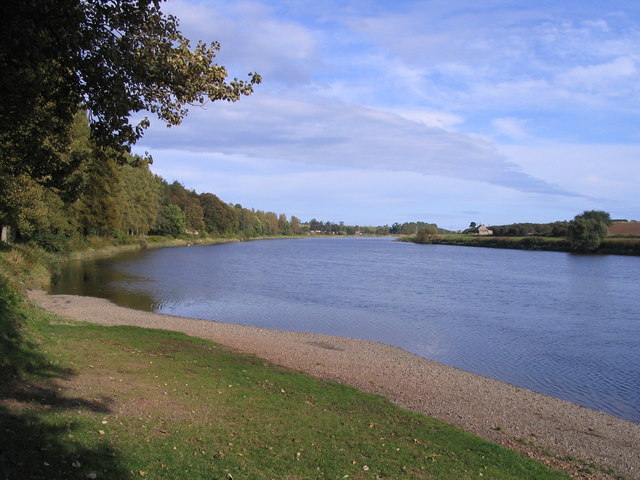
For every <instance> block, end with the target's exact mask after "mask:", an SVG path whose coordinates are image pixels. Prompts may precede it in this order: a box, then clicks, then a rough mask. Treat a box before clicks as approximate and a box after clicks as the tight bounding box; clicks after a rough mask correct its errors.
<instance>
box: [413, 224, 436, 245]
mask: <svg viewBox="0 0 640 480" xmlns="http://www.w3.org/2000/svg"><path fill="white" fill-rule="evenodd" d="M437 234H438V227H436V226H435V225H429V224H425V225H424V226H422V227H421V228H420V230H419V231H418V233H417V234H416V237H415V242H416V243H431V242H432V241H433V238H434V237H435V236H436V235H437Z"/></svg>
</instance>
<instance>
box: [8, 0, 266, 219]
mask: <svg viewBox="0 0 640 480" xmlns="http://www.w3.org/2000/svg"><path fill="white" fill-rule="evenodd" d="M160 5H161V1H160V0H20V1H10V2H0V26H1V27H2V40H0V71H2V75H1V76H0V94H1V95H2V102H0V179H1V180H0V188H2V189H4V188H6V187H7V184H9V183H10V182H11V179H13V178H15V177H17V176H19V175H27V176H28V177H29V178H31V179H32V180H33V181H35V182H37V183H39V184H41V185H46V186H53V187H59V186H60V183H61V182H64V180H65V179H66V178H67V177H68V175H69V174H70V173H71V172H73V170H74V169H75V168H76V167H77V165H76V164H75V163H74V162H73V161H72V159H71V157H69V156H66V157H65V156H63V155H61V153H64V152H65V150H66V149H67V147H68V143H69V130H70V127H71V125H72V120H73V116H74V115H75V114H76V112H77V111H78V110H79V109H83V110H85V111H86V112H87V115H88V117H89V121H90V125H91V132H92V140H93V141H94V142H95V144H96V145H97V146H99V147H101V148H105V149H108V150H109V152H110V154H111V155H116V156H117V155H119V154H120V157H119V158H120V160H121V161H123V160H122V159H124V158H125V156H124V155H122V153H125V152H128V151H130V148H131V146H132V145H133V144H134V143H135V142H136V141H137V140H138V139H139V138H140V137H141V136H142V134H143V132H144V130H145V128H146V127H148V125H149V120H148V118H146V117H144V118H143V119H142V120H141V121H139V122H137V123H134V122H132V121H131V116H132V114H135V113H137V112H143V111H144V112H151V113H152V114H155V115H156V116H157V117H158V118H159V119H160V120H161V121H163V122H165V123H166V124H167V125H178V124H179V123H180V122H181V120H182V119H183V118H184V116H185V115H186V114H187V107H188V106H189V105H197V104H202V103H205V102H207V101H216V100H226V101H236V100H238V99H239V98H240V97H241V96H243V95H249V94H251V93H252V91H253V85H255V84H257V83H260V81H261V79H260V76H259V75H257V74H249V79H248V80H246V81H241V80H238V79H233V80H231V81H228V80H227V71H226V69H225V68H224V67H223V66H220V65H216V64H215V63H214V59H215V55H216V52H217V51H218V50H219V48H220V45H219V44H217V43H212V44H210V45H207V44H204V43H201V42H199V43H198V44H197V45H195V46H194V47H192V46H191V45H190V43H189V40H188V39H187V38H185V37H184V36H183V35H182V34H181V33H180V31H179V30H178V20H177V19H176V18H175V17H173V16H171V15H167V14H165V13H163V12H162V11H161V8H160ZM3 184H4V185H3ZM1 204H2V202H1V201H0V222H1V221H2V215H3V207H6V206H3V205H1Z"/></svg>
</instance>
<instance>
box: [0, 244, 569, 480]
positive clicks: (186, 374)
mask: <svg viewBox="0 0 640 480" xmlns="http://www.w3.org/2000/svg"><path fill="white" fill-rule="evenodd" d="M27 260H28V259H26V258H25V256H24V254H17V253H16V252H15V251H12V250H7V249H5V250H4V251H2V252H0V269H1V270H0V272H1V273H2V274H3V275H0V277H2V276H4V277H5V278H0V360H1V365H0V367H1V368H0V385H2V388H0V444H1V445H2V448H1V449H0V479H3V480H4V479H47V478H51V479H63V478H64V479H78V480H80V479H136V478H149V479H181V480H190V479H194V480H195V479H211V480H214V479H227V480H228V479H235V480H240V479H322V478H328V479H342V478H349V479H369V478H370V479H376V478H390V479H416V478H418V479H420V478H428V479H456V480H459V479H477V478H482V477H484V478H490V479H519V480H522V479H536V480H544V479H563V478H565V479H566V478H568V477H567V476H566V475H564V474H562V473H560V472H556V471H552V470H549V469H548V468H546V467H545V466H543V465H542V464H540V463H537V462H535V461H533V460H530V459H527V458H525V457H523V456H521V455H519V454H517V453H514V452H513V451H510V450H507V449H505V448H502V447H499V446H497V445H495V444H492V443H489V442H486V441H484V440H481V439H479V438H477V437H475V436H472V435H470V434H467V433H465V432H463V431H461V430H459V429H456V428H454V427H451V426H448V425H445V424H443V423H441V422H439V421H436V420H433V419H430V418H427V417H424V416H421V415H418V414H415V413H412V412H409V411H407V410H403V409H401V408H399V407H396V406H394V405H392V404H390V403H389V402H388V401H386V400H385V399H383V398H381V397H378V396H373V395H370V394H364V393H361V392H359V391H357V390H355V389H353V388H351V387H346V386H343V385H339V384H335V383H329V382H324V381H319V380H317V379H314V378H312V377H310V376H307V375H304V374H301V373H297V372H292V371H288V370H285V369H282V368H279V367H276V366H273V365H271V364H268V363H265V362H263V361H262V360H260V359H257V358H254V357H250V356H244V355H240V354H237V353H234V352H231V351H229V350H227V349H225V348H222V347H220V346H218V345H216V344H214V343H212V342H209V341H205V340H201V339H196V338H192V337H188V336H186V335H183V334H178V333H174V332H168V331H160V330H148V329H140V328H133V327H101V326H96V325H92V324H84V323H77V322H71V321H68V320H65V319H62V318H58V317H56V316H54V315H52V314H49V313H47V312H44V311H42V310H39V309H37V308H35V307H33V306H31V305H29V304H27V303H25V302H24V301H23V299H22V297H21V295H20V294H18V293H16V288H17V287H16V286H17V285H18V286H19V285H21V284H25V282H26V283H28V281H29V278H28V275H29V273H28V270H29V268H33V269H34V271H37V269H35V266H36V264H37V262H36V263H33V262H34V261H32V262H31V263H29V268H26V267H25V262H27ZM20 269H22V270H23V274H24V275H27V276H26V277H24V278H23V279H21V280H20V281H17V277H20V275H21V274H20V273H19V271H20ZM7 273H9V274H12V276H11V278H10V279H7V278H6V275H7Z"/></svg>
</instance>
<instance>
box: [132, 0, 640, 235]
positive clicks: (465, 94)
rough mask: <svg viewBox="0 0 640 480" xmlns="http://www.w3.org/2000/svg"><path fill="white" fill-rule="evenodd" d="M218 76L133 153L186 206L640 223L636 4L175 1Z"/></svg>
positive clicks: (386, 220)
mask: <svg viewBox="0 0 640 480" xmlns="http://www.w3.org/2000/svg"><path fill="white" fill-rule="evenodd" d="M164 9H165V11H167V12H170V13H172V14H174V15H175V16H177V17H178V18H179V19H180V22H181V29H182V31H183V33H185V34H186V35H187V36H188V37H189V38H191V39H192V40H193V41H196V40H204V41H214V40H215V41H219V42H220V43H221V44H222V50H221V52H220V54H219V56H218V60H219V63H220V64H222V65H225V66H226V67H227V68H228V70H229V74H230V76H231V77H239V78H247V77H246V75H247V74H248V73H249V72H253V71H257V72H259V73H260V74H261V75H262V77H263V84H262V85H259V86H258V87H257V88H256V91H255V93H254V94H253V95H252V96H251V97H246V98H243V99H241V100H240V101H239V102H237V103H218V102H215V103H210V104H207V105H206V106H204V107H192V108H191V109H190V113H189V116H188V118H187V119H186V120H185V121H184V122H183V124H182V125H181V126H179V127H173V128H170V129H168V128H166V127H164V126H163V125H161V123H160V122H158V121H155V122H152V127H151V128H150V129H149V130H148V132H147V134H146V135H145V137H144V138H143V139H142V140H141V141H140V142H139V145H138V146H137V147H136V148H137V150H138V151H145V150H146V151H149V152H150V153H151V154H152V156H153V157H154V165H153V167H152V168H153V170H154V171H155V172H156V173H158V174H160V175H162V176H163V177H164V178H165V179H167V180H169V181H172V180H174V179H176V180H178V181H180V182H182V183H183V184H184V185H185V186H186V187H188V188H191V189H195V190H196V191H197V192H212V193H215V194H217V195H218V196H219V197H220V198H222V199H223V200H224V201H227V202H230V203H234V204H235V203H241V204H242V205H243V206H245V207H248V208H256V209H261V210H272V211H276V212H279V213H286V214H287V215H296V216H297V217H299V218H300V219H302V220H309V219H311V218H317V219H319V220H331V221H335V222H338V221H344V222H346V223H347V224H360V225H363V224H366V225H382V224H391V223H393V222H405V221H416V220H419V221H426V222H433V223H437V224H438V225H439V226H441V227H444V228H454V229H458V228H464V227H466V226H468V224H469V222H471V221H475V222H482V223H486V224H505V223H512V222H520V221H522V222H547V221H555V220H564V219H571V218H573V217H574V216H575V215H576V214H577V213H580V212H582V211H584V210H591V209H598V210H607V211H609V212H610V213H611V215H612V216H613V217H614V218H630V219H640V189H639V188H638V185H640V142H639V140H640V123H639V122H638V120H639V119H640V4H637V6H636V4H635V2H629V1H628V0H625V1H618V0H610V1H607V2H601V1H591V0H582V1H571V0H565V1H544V0H537V1H500V0H493V1H492V0H484V1H482V2H478V1H477V0H475V1H466V0H448V1H440V0H435V1H409V0H405V1H363V0H362V1H337V0H336V1H331V0H330V1H323V2H310V1H309V2H306V1H286V0H284V1H266V0H265V1H260V0H258V1H251V2H242V1H238V2H230V1H218V0H206V1H204V0H203V1H196V0H171V1H169V2H168V3H166V4H164Z"/></svg>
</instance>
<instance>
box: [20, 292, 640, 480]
mask: <svg viewBox="0 0 640 480" xmlns="http://www.w3.org/2000/svg"><path fill="white" fill-rule="evenodd" d="M30 297H31V299H32V300H33V301H34V302H35V303H36V304H37V305H39V306H40V307H42V308H44V309H47V310H50V311H52V312H54V313H57V314H59V315H61V316H63V317H66V318H70V319H74V320H83V321H88V322H93V323H98V324H102V325H135V326H140V327H147V328H162V329H167V330H175V331H180V332H184V333H187V334H189V335H193V336H197V337H202V338H207V339H210V340H213V341H215V342H217V343H220V344H221V345H225V346H227V347H229V348H232V349H234V350H237V351H240V352H243V353H248V354H252V355H256V356H258V357H260V358H263V359H265V360H268V361H270V362H272V363H275V364H277V365H281V366H284V367H287V368H291V369H295V370H299V371H303V372H307V373H309V374H311V375H314V376H316V377H320V378H323V379H327V380H333V381H337V382H341V383H345V384H349V385H353V386H355V387H357V388H359V389H360V390H364V391H367V392H372V393H376V394H380V395H384V396H385V397H387V398H389V399H390V400H391V401H393V402H394V403H396V404H398V405H401V406H403V407H405V408H408V409H411V410H414V411H416V412H420V413H423V414H425V415H428V416H431V417H435V418H438V419H440V420H443V421H445V422H447V423H450V424H453V425H457V426H459V427H461V428H463V429H465V430H467V431H470V432H473V433H475V434H477V435H479V436H481V437H483V438H486V439H489V440H492V441H494V442H497V443H500V444H502V445H506V446H509V447H511V448H513V449H515V450H518V451H520V452H522V453H524V454H526V455H529V456H531V457H534V458H537V459H539V460H542V461H543V462H545V463H547V464H549V465H551V466H553V467H555V468H560V469H562V470H565V471H567V472H569V473H570V474H571V475H573V476H574V477H575V478H582V479H619V478H625V477H626V478H627V479H629V480H639V479H640V425H639V424H636V423H633V422H628V421H625V420H621V419H619V418H617V417H613V416H611V415H607V414H604V413H601V412H597V411H594V410H590V409H587V408H584V407H581V406H578V405H576V404H573V403H570V402H567V401H564V400H559V399H556V398H552V397H548V396H545V395H541V394H538V393H535V392H532V391H530V390H525V389H522V388H518V387H514V386H512V385H509V384H506V383H503V382H500V381H497V380H492V379H489V378H486V377H482V376H479V375H475V374H472V373H469V372H465V371H462V370H459V369H456V368H453V367H449V366H446V365H442V364H440V363H437V362H433V361H430V360H426V359H424V358H421V357H418V356H416V355H413V354H410V353H408V352H406V351H404V350H401V349H399V348H395V347H391V346H389V345H384V344H381V343H376V342H370V341H363V340H355V339H349V338H342V337H332V336H327V335H316V334H305V333H295V332H284V331H279V330H268V329H263V328H256V327H247V326H243V325H236V324H230V323H221V322H212V321H203V320H193V319H187V318H181V317H171V316H167V315H159V314H153V313H148V312H142V311H138V310H131V309H127V308H123V307H119V306H117V305H115V304H113V303H111V302H109V301H108V300H104V299H99V298H92V297H80V296H73V295H47V294H46V293H45V292H43V291H32V292H30ZM566 457H571V458H572V459H574V460H571V461H569V460H566ZM575 459H579V461H575ZM584 462H586V463H584ZM591 463H593V464H596V465H597V466H599V467H600V468H595V469H594V468H588V469H587V468H585V466H586V464H591ZM585 470H588V471H585ZM611 470H613V471H614V472H613V473H612V472H611ZM622 475H623V476H624V477H621V476H622Z"/></svg>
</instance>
